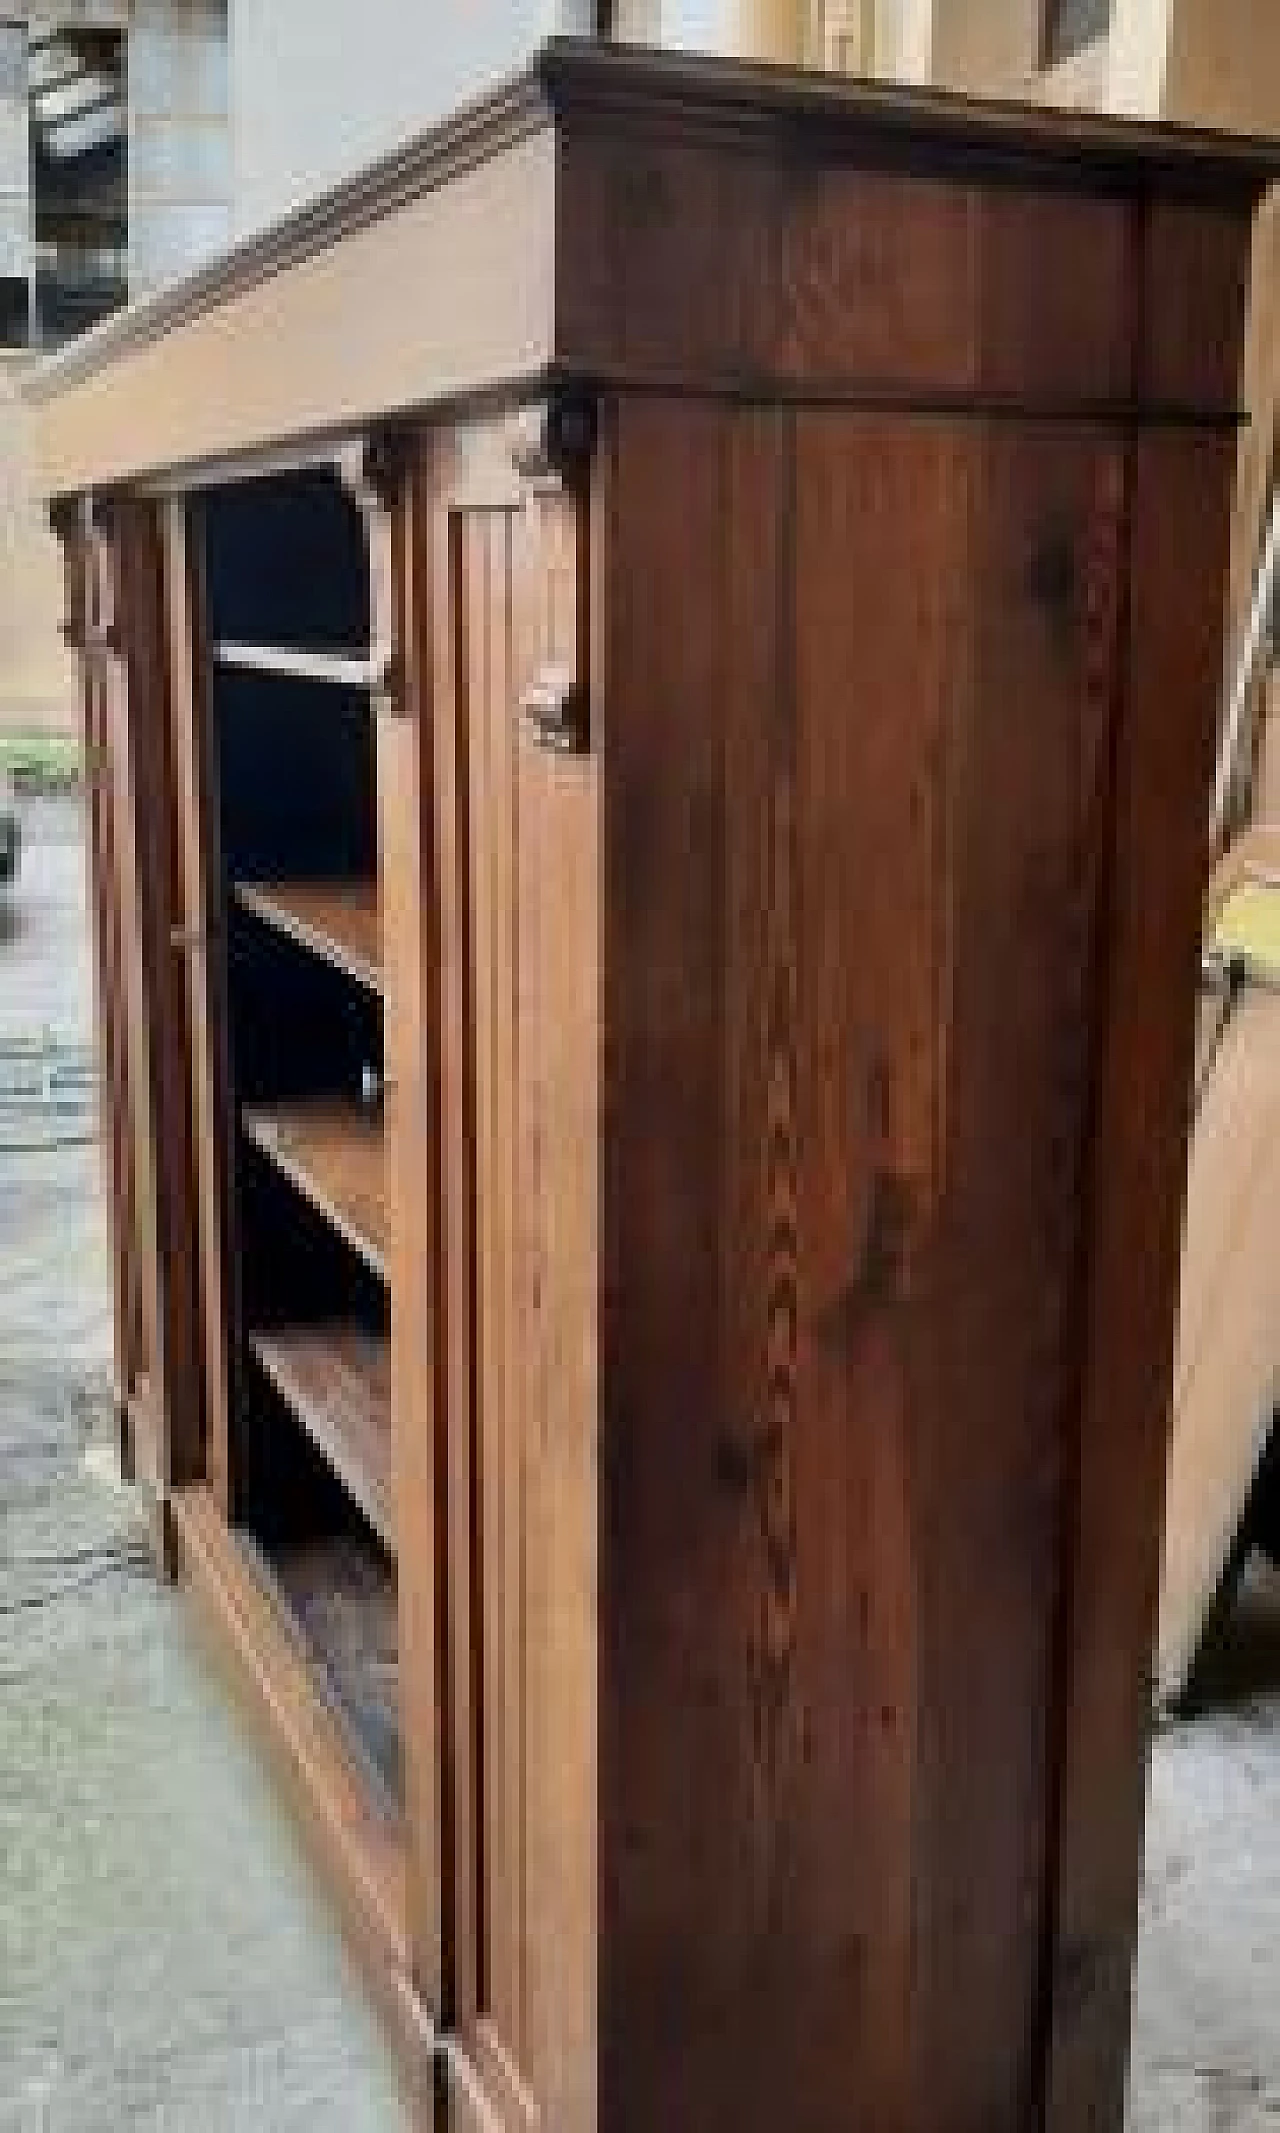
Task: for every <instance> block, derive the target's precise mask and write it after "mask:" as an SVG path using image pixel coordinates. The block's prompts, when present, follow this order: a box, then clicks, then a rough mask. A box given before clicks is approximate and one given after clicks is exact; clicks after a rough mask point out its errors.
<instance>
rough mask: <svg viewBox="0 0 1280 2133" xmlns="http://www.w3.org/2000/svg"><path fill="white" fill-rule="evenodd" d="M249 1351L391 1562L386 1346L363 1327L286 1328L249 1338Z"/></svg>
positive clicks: (392, 1492) (391, 1472) (393, 1529)
mask: <svg viewBox="0 0 1280 2133" xmlns="http://www.w3.org/2000/svg"><path fill="white" fill-rule="evenodd" d="M249 1345H250V1348H251V1349H252V1351H253V1353H254V1355H255V1356H256V1357H257V1359H258V1361H259V1363H260V1364H261V1365H262V1368H263V1370H264V1371H265V1372H266V1374H267V1376H268V1378H269V1379H270V1381H271V1383H272V1384H273V1385H274V1387H275V1389H276V1391H277V1392H278V1393H279V1395H280V1397H281V1399H282V1400H284V1401H285V1403H286V1405H287V1406H288V1407H290V1408H291V1409H292V1411H293V1413H294V1414H295V1415H296V1416H297V1418H298V1420H299V1422H301V1424H302V1426H303V1428H304V1429H305V1430H306V1432H307V1435H308V1436H309V1437H310V1438H311V1441H312V1443H313V1444H315V1445H316V1446H317V1447H318V1448H319V1450H320V1451H321V1452H322V1453H323V1454H324V1457H325V1458H326V1460H327V1461H328V1463H329V1465H330V1466H331V1467H332V1468H333V1471H334V1473H335V1474H336V1475H337V1477H338V1479H339V1481H340V1482H341V1483H342V1485H343V1487H344V1488H345V1489H346V1490H347V1493H348V1494H349V1495H350V1496H351V1497H352V1498H353V1499H354V1500H355V1502H356V1503H357V1504H358V1505H359V1506H360V1509H361V1510H362V1511H363V1513H364V1515H365V1517H366V1518H367V1519H368V1521H369V1523H370V1525H371V1526H372V1527H373V1530H374V1532H375V1533H376V1534H377V1535H378V1538H379V1539H380V1540H381V1541H382V1543H383V1545H384V1546H385V1547H386V1548H387V1549H388V1550H389V1551H390V1552H391V1553H392V1554H393V1555H394V1553H395V1548H396V1518H395V1474H394V1465H393V1456H392V1437H391V1355H390V1348H389V1345H388V1343H387V1341H386V1340H385V1339H383V1338H380V1337H379V1336H377V1335H375V1334H370V1333H367V1332H365V1331H364V1329H363V1328H362V1327H360V1326H351V1325H332V1326H291V1327H288V1328H284V1329H281V1330H279V1331H273V1332H270V1333H254V1334H251V1335H250V1340H249Z"/></svg>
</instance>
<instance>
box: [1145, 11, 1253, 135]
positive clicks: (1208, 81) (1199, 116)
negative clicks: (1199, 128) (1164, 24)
mask: <svg viewBox="0 0 1280 2133" xmlns="http://www.w3.org/2000/svg"><path fill="white" fill-rule="evenodd" d="M1164 111H1165V114H1166V116H1167V117H1169V118H1182V119H1195V120H1197V121H1199V122H1200V123H1201V124H1204V125H1220V126H1229V127H1231V128H1233V129H1234V130H1236V131H1238V132H1241V133H1254V132H1256V133H1277V132H1280V0H1176V5H1175V6H1174V8H1173V20H1172V26H1171V29H1170V35H1169V53H1168V61H1167V66H1166V74H1165V84H1164Z"/></svg>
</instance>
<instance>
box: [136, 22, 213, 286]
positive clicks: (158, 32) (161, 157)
mask: <svg viewBox="0 0 1280 2133" xmlns="http://www.w3.org/2000/svg"><path fill="white" fill-rule="evenodd" d="M128 74H129V290H130V294H131V295H133V296H138V295H141V294H142V293H143V292H144V291H145V290H147V289H153V288H155V286H156V285H157V283H160V282H165V281H171V280H173V279H174V278H175V277H176V276H178V275H180V274H183V273H186V272H187V271H188V270H189V269H190V268H191V267H193V266H195V265H196V264H197V263H198V262H199V261H200V260H202V259H206V258H208V256H209V254H210V253H211V252H217V251H220V250H221V249H222V248H223V247H224V246H225V244H226V242H227V239H228V237H229V236H230V234H231V122H230V118H229V116H228V111H227V93H228V68H227V0H133V11H132V14H131V17H130V23H129V68H128Z"/></svg>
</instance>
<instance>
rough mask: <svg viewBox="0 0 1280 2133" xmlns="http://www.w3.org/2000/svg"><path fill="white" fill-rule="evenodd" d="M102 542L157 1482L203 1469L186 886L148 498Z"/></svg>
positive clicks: (130, 507)
mask: <svg viewBox="0 0 1280 2133" xmlns="http://www.w3.org/2000/svg"><path fill="white" fill-rule="evenodd" d="M110 553H111V560H112V564H113V568H114V581H115V582H114V585H113V587H112V592H113V595H114V617H113V620H114V625H115V627H116V629H117V630H118V633H119V641H120V643H121V644H122V645H123V647H124V651H123V655H122V657H121V658H120V659H118V660H117V659H115V658H112V659H109V661H108V663H107V669H106V673H107V687H108V690H109V693H110V711H109V716H110V720H111V725H112V731H113V733H114V735H115V736H116V746H115V748H114V751H113V753H114V757H115V776H116V819H117V828H118V844H117V851H118V855H119V863H120V880H121V907H122V934H123V941H122V954H123V962H124V966H125V971H126V986H127V992H128V1001H129V1011H128V1012H129V1039H128V1044H129V1062H130V1081H131V1084H132V1096H133V1111H134V1121H133V1147H134V1165H135V1183H136V1190H137V1199H136V1215H137V1224H138V1239H139V1267H140V1278H141V1288H142V1295H143V1316H144V1328H145V1350H146V1362H147V1366H148V1367H149V1369H150V1371H151V1376H152V1382H153V1386H154V1389H155V1396H156V1402H157V1411H158V1415H159V1418H160V1427H159V1442H158V1447H157V1449H158V1454H159V1462H160V1465H159V1472H158V1474H157V1475H155V1476H154V1477H152V1478H153V1479H155V1480H156V1481H158V1482H159V1484H160V1485H161V1488H162V1489H167V1488H171V1487H177V1486H182V1485H185V1484H186V1483H188V1482H191V1481H193V1480H195V1479H198V1478H200V1477H201V1476H202V1475H203V1471H204V1461H205V1441H204V1440H205V1426H204V1415H205V1407H204V1384H203V1375H202V1370H201V1313H200V1300H199V1289H198V1274H197V1269H198V1266H199V1243H198V1209H197V1205H196V1196H195V1193H194V1190H193V1181H194V1153H193V1123H192V1113H191V1105H192V1072H191V1059H190V1053H189V1048H188V1023H187V1003H186V997H185V995H186V979H185V971H184V966H183V963H182V961H181V959H180V957H179V956H178V954H177V953H176V952H175V946H174V942H175V936H176V935H179V934H180V932H181V929H182V912H183V904H184V895H185V890H184V884H183V878H182V873H181V859H180V855H181V851H182V843H181V838H180V836H179V834H178V830H177V822H178V813H177V810H178V807H179V804H180V803H179V789H178V783H177V773H176V767H175V759H174V754H173V742H172V732H171V727H170V709H169V701H168V689H169V682H168V661H169V646H168V632H169V615H168V606H167V598H168V595H167V586H166V557H165V547H164V531H163V522H162V518H161V515H160V512H159V509H158V507H157V506H155V505H153V504H149V503H144V502H139V501H137V500H135V499H132V498H120V499H118V500H116V501H115V502H114V503H113V505H112V512H111V521H110Z"/></svg>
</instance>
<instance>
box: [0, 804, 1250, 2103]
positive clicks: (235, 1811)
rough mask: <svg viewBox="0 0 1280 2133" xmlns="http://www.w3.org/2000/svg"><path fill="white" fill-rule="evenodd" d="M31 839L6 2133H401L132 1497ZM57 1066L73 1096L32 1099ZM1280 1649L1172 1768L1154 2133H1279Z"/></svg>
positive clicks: (1159, 1803) (8, 1115)
mask: <svg viewBox="0 0 1280 2133" xmlns="http://www.w3.org/2000/svg"><path fill="white" fill-rule="evenodd" d="M31 831H32V843H31V849H30V851H29V852H28V855H27V861H26V864H25V866H24V872H23V877H22V880H21V883H20V887H19V890H18V893H17V895H16V896H15V897H14V898H13V899H11V903H10V907H9V909H8V911H7V912H6V908H5V905H4V902H3V900H0V2133H117V2129H126V2128H127V2129H133V2128H137V2127H145V2128H152V2129H156V2133H160V2129H163V2133H188V2129H189V2133H240V2129H244V2133H270V2129H276V2128H281V2129H284V2128H295V2127H296V2128H298V2129H299V2133H304V2129H306V2133H320V2129H327V2128H330V2127H332V2128H334V2129H335V2133H336V2129H341V2133H380V2129H383V2128H392V2127H399V2126H401V2125H402V2124H404V2123H405V2120H404V2117H403V2114H402V2111H401V2107H400V2104H399V2102H398V2098H397V2092H396V2084H395V2078H394V2073H393V2069H392V2067H391V2064H390V2062H389V2059H388V2056H387V2053H386V2050H385V2048H384V2046H383V2043H382V2040H381V2038H380V2036H379V2034H378V2032H377V2030H376V2028H375V2026H374V2023H373V2021H372V2019H371V2017H370V2015H369V2013H368V2011H367V2009H366V2006H365V2004H364V2001H363V1999H362V1997H361V1994H360V1990H359V1987H358V1984H357V1983H356V1981H355V1980H354V1978H353V1977H352V1975H351V1974H350V1972H349V1970H348V1967H347V1965H346V1962H345V1959H344V1956H343V1953H342V1950H341V1947H340V1945H339V1943H338V1941H337V1939H336V1937H335V1934H334V1932H333V1929H332V1925H331V1921H330V1918H329V1915H328V1913H327V1911H326V1910H325V1908H324V1905H323V1903H322V1901H321V1899H320V1897H319V1894H318V1892H317V1890H316V1888H315V1885H314V1883H313V1882H312V1880H311V1878H310V1875H309V1873H308V1870H307V1867H306V1864H305V1861H304V1860H303V1858H302V1855H301V1853H300V1851H299V1848H298V1846H297V1844H296V1841H295V1839H294V1836H293V1832H292V1830H291V1828H290V1826H289V1825H288V1823H287V1821H286V1820H285V1819H284V1817H283V1815H282V1813H281V1811H280V1810H279V1808H278V1806H277V1803H276V1801H275V1798H274V1796H273V1794H272V1793H271V1791H270V1788H269V1786H268V1783H267V1780H266V1778H265V1776H264V1773H263V1770H262V1768H261V1766H260V1764H259V1762H258V1760H257V1758H256V1756H255V1754H254V1752H253V1750H252V1748H251V1746H250V1744H249V1743H248V1742H247V1740H246V1739H245V1738H244V1737H243V1736H242V1734H241V1732H240V1731H239V1730H238V1728H237V1725H236V1722H235V1721H234V1719H233V1717H232V1716H231V1714H230V1712H229V1710H228V1708H227V1706H226V1704H225V1702H224V1700H223V1697H222V1694H221V1692H220V1690H219V1688H218V1687H217V1685H216V1683H215V1682H214V1681H213V1679H212V1678H211V1676H210V1674H209V1672H208V1670H207V1668H206V1665H205V1663H204V1660H203V1656H202V1654H201V1652H200V1650H199V1647H198V1646H197V1645H196V1644H195V1643H194V1642H193V1641H192V1640H191V1638H190V1635H189V1631H188V1625H187V1619H186V1615H185V1612H184V1610H183V1608H182V1606H181V1604H180V1603H179V1602H178V1600H177V1599H176V1598H175V1597H174V1596H173V1595H172V1594H170V1593H168V1592H166V1591H164V1590H163V1589H162V1588H161V1587H159V1586H158V1585H157V1584H156V1583H155V1581H154V1579H153V1577H152V1576H151V1574H150V1570H149V1568H148V1565H147V1562H146V1559H145V1557H144V1555H143V1553H142V1550H141V1546H140V1537H139V1532H138V1527H137V1519H136V1511H135V1509H134V1506H133V1505H132V1504H131V1501H130V1498H129V1496H128V1495H127V1493H125V1492H122V1491H121V1490H120V1489H119V1487H118V1485H116V1483H115V1481H114V1478H113V1469H112V1462H111V1457H110V1448H109V1423H110V1416H109V1399H108V1357H109V1348H110V1335H109V1322H108V1294H107V1260H106V1242H105V1236H104V1229H103V1218H102V1212H101V1206H100V1198H99V1192H98V1181H99V1167H98V1151H97V1149H96V1147H95V1146H94V1145H93V1144H92V1138H91V1125H92V1114H91V1111H90V1110H89V1109H88V1108H87V1106H86V1103H85V1101H84V1086H83V1070H84V1067H85V1063H86V1058H87V1047H88V1045H89V1041H90V1015H91V989H90V985H89V976H88V963H87V950H86V940H85V918H84V901H83V869H82V862H81V853H80V845H79V842H78V823H77V818H76V815H75V811H74V809H73V808H71V807H70V806H67V805H65V804H64V805H62V806H58V807H52V808H49V809H46V810H45V811H44V812H43V813H42V814H41V815H40V816H39V817H38V818H36V819H33V821H32V824H31ZM35 1038H47V1039H48V1040H49V1046H50V1047H51V1049H47V1050H46V1055H45V1056H46V1057H47V1058H52V1059H53V1060H54V1061H55V1063H56V1065H57V1072H56V1074H55V1075H54V1076H52V1077H51V1078H48V1079H47V1081H46V1085H45V1086H44V1087H43V1088H42V1089H41V1090H40V1091H39V1093H38V1094H37V1095H27V1094H22V1093H19V1094H18V1095H17V1096H16V1097H15V1095H14V1093H13V1091H14V1087H15V1085H16V1084H17V1083H18V1082H20V1081H25V1082H28V1083H29V1081H30V1078H31V1077H30V1071H29V1062H28V1061H26V1059H25V1056H23V1057H20V1056H19V1054H18V1053H17V1052H16V1051H15V1046H16V1045H18V1044H21V1045H22V1046H24V1047H25V1046H29V1045H30V1043H31V1041H32V1040H33V1039H35ZM6 1092H7V1093H6ZM51 1127H53V1128H55V1129H56V1131H57V1133H58V1137H59V1139H60V1140H61V1141H62V1142H63V1143H65V1145H62V1146H60V1147H58V1148H56V1149H54V1148H48V1147H45V1148H43V1149H35V1150H31V1149H30V1147H29V1144H30V1143H31V1142H34V1141H38V1140H40V1139H42V1138H44V1137H46V1136H47V1135H48V1133H49V1132H50V1129H51ZM1278 1631H1280V1603H1277V1601H1276V1598H1275V1587H1274V1586H1273V1587H1272V1589H1271V1592H1270V1593H1269V1594H1268V1593H1266V1592H1264V1591H1263V1590H1262V1589H1261V1588H1257V1589H1255V1591H1254V1592H1253V1595H1252V1604H1251V1606H1250V1608H1249V1609H1248V1610H1246V1611H1245V1614H1244V1616H1243V1617H1242V1629H1241V1632H1240V1634H1239V1635H1238V1636H1237V1638H1236V1640H1235V1643H1234V1645H1233V1646H1232V1647H1231V1649H1230V1651H1229V1653H1228V1657H1229V1658H1230V1660H1231V1666H1232V1671H1231V1674H1230V1678H1225V1677H1224V1681H1223V1687H1222V1693H1221V1698H1220V1701H1219V1704H1218V1706H1217V1707H1216V1710H1215V1713H1214V1715H1211V1716H1208V1717H1206V1718H1203V1719H1200V1720H1198V1721H1196V1722H1194V1723H1181V1724H1178V1725H1176V1726H1172V1727H1168V1728H1166V1729H1164V1730H1163V1731H1162V1732H1161V1733H1160V1734H1159V1735H1158V1737H1157V1739H1156V1742H1155V1745H1154V1749H1153V1755H1152V1769H1151V1805H1150V1821H1149V1835H1148V1854H1147V1876H1146V1889H1145V1894H1144V1900H1143V1917H1142V1932H1141V1940H1140V1948H1139V1958H1138V1970H1137V1979H1136V1984H1135V1998H1134V2043H1133V2072H1132V2082H1131V2097H1132V2100H1131V2108H1130V2133H1254V2129H1257V2128H1264V2127H1275V2126H1276V2125H1278V2124H1280V1634H1278ZM707 2133H719V2129H716V2128H710V2127H709V2128H708V2129H707Z"/></svg>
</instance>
